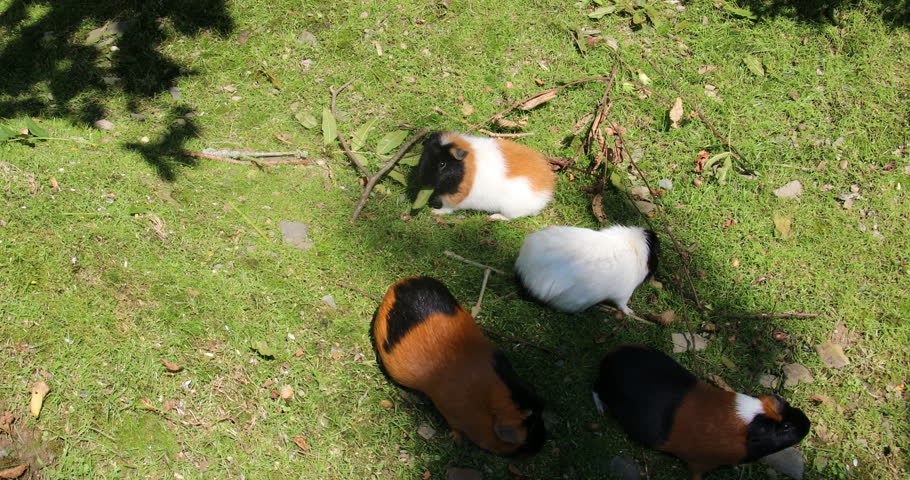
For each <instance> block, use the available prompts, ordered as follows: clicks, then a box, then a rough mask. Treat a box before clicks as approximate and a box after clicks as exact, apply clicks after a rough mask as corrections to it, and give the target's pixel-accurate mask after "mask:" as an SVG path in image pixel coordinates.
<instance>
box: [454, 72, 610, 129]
mask: <svg viewBox="0 0 910 480" xmlns="http://www.w3.org/2000/svg"><path fill="white" fill-rule="evenodd" d="M601 80H608V77H592V78H585V79H582V80H575V81H574V82H569V83H566V84H563V85H560V86H558V87H553V88H548V89H546V90H544V91H543V92H540V93H537V94H534V95H531V96H530V97H527V98H523V99H521V100H519V101H517V102H515V103H513V104H512V105H510V106H509V108H506V109H505V110H503V111H501V112H499V113H497V114H495V115H493V116H491V117H490V118H487V119H486V120H484V121H482V122H480V123H476V124H474V125H473V126H471V128H470V130H477V129H478V128H480V126H481V125H485V124H487V123H490V122H492V121H493V120H495V119H497V118H500V117H502V116H503V115H505V114H507V113H509V112H511V111H512V110H515V109H516V108H518V107H520V106H521V105H523V104H525V103H526V102H527V101H528V100H531V99H533V98H535V97H538V96H540V95H543V94H545V93H547V92H549V91H557V90H562V89H563V88H567V87H571V86H572V85H578V84H579V83H585V82H597V81H601Z"/></svg>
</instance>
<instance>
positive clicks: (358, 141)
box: [351, 118, 379, 150]
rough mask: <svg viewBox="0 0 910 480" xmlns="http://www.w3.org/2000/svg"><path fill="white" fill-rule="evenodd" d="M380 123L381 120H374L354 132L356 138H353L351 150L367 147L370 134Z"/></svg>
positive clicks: (368, 121)
mask: <svg viewBox="0 0 910 480" xmlns="http://www.w3.org/2000/svg"><path fill="white" fill-rule="evenodd" d="M378 123H379V119H376V118H373V119H370V120H367V123H364V124H363V125H361V126H360V128H358V129H357V130H356V131H355V132H354V136H352V137H351V150H360V147H362V146H364V145H366V143H367V137H369V136H370V132H371V131H372V130H373V128H375V127H376V124H378Z"/></svg>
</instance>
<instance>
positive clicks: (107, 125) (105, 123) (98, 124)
mask: <svg viewBox="0 0 910 480" xmlns="http://www.w3.org/2000/svg"><path fill="white" fill-rule="evenodd" d="M92 125H94V126H95V128H97V129H99V130H105V131H107V130H113V129H114V124H113V123H112V122H111V121H110V120H105V119H103V118H102V119H101V120H97V121H95V123H93V124H92Z"/></svg>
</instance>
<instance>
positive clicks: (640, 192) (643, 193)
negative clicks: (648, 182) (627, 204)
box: [631, 185, 651, 198]
mask: <svg viewBox="0 0 910 480" xmlns="http://www.w3.org/2000/svg"><path fill="white" fill-rule="evenodd" d="M631 191H632V195H635V196H637V197H639V198H648V197H650V196H651V191H650V190H648V187H646V186H644V185H636V186H634V187H632V190H631Z"/></svg>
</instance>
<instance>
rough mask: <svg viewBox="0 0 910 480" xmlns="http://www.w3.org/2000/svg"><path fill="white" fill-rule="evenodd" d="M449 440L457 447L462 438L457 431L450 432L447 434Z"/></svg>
mask: <svg viewBox="0 0 910 480" xmlns="http://www.w3.org/2000/svg"><path fill="white" fill-rule="evenodd" d="M449 438H451V439H452V440H453V441H454V442H455V443H456V444H457V445H461V441H462V438H464V436H463V435H462V434H461V432H459V431H458V430H452V431H451V432H449Z"/></svg>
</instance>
